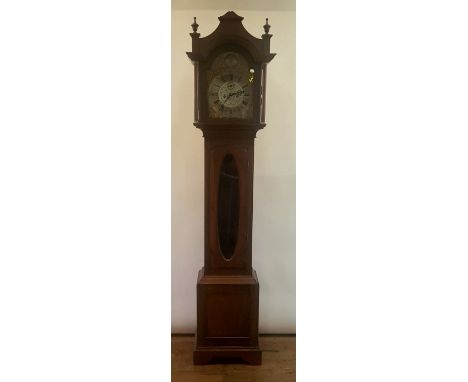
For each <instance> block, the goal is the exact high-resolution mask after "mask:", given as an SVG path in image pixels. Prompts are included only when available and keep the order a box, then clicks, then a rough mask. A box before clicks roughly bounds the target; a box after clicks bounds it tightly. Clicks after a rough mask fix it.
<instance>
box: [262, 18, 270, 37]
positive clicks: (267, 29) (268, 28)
mask: <svg viewBox="0 0 468 382" xmlns="http://www.w3.org/2000/svg"><path fill="white" fill-rule="evenodd" d="M263 29H264V30H265V34H268V32H269V31H270V24H268V17H267V18H266V24H265V25H264V26H263Z"/></svg>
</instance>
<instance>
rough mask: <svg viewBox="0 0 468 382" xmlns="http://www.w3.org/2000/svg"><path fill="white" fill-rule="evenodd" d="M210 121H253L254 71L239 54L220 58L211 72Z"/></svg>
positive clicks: (221, 55)
mask: <svg viewBox="0 0 468 382" xmlns="http://www.w3.org/2000/svg"><path fill="white" fill-rule="evenodd" d="M207 77H208V115H209V117H210V118H222V119H226V118H227V119H229V118H238V119H250V118H252V83H253V69H249V64H248V62H247V60H246V59H245V58H244V57H243V56H242V55H241V54H239V53H237V52H232V51H227V52H223V53H221V54H220V55H218V56H217V57H216V58H215V59H214V61H213V63H212V65H211V67H210V70H208V72H207Z"/></svg>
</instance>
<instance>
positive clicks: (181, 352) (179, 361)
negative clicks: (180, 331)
mask: <svg viewBox="0 0 468 382" xmlns="http://www.w3.org/2000/svg"><path fill="white" fill-rule="evenodd" d="M194 341H195V337H193V336H173V337H172V347H171V356H172V382H263V381H265V382H294V381H295V380H296V337H295V336H260V349H261V350H262V351H263V354H262V357H263V361H262V365H261V366H250V365H242V364H230V365H229V364H220V365H205V366H194V365H193V363H192V352H193V345H194Z"/></svg>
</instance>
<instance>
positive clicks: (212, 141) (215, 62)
mask: <svg viewBox="0 0 468 382" xmlns="http://www.w3.org/2000/svg"><path fill="white" fill-rule="evenodd" d="M242 19H243V18H242V17H240V16H238V15H236V14H235V13H234V12H228V13H226V14H225V15H224V16H221V17H219V20H220V24H219V26H218V28H216V30H215V31H214V32H213V33H211V34H210V35H208V36H206V37H204V38H201V37H200V34H199V33H198V32H197V31H198V24H197V23H196V20H194V23H193V24H192V28H193V33H191V34H190V35H191V36H192V52H188V53H187V55H188V57H189V58H190V59H191V60H192V63H193V64H194V74H195V82H194V86H195V100H194V101H195V105H194V106H195V107H194V125H195V126H196V127H197V128H199V129H200V130H202V131H203V137H204V139H205V248H204V250H205V253H204V267H203V268H202V269H201V270H200V271H199V273H198V281H197V332H196V344H195V349H194V352H193V362H194V363H195V364H197V365H200V364H206V363H211V362H218V361H224V362H230V361H234V360H235V359H237V360H239V359H240V360H243V361H244V362H247V363H250V364H253V365H259V364H261V360H262V352H261V350H260V348H259V343H258V318H259V283H258V279H257V274H256V272H255V271H254V270H253V269H252V218H253V178H254V140H255V136H256V133H257V131H258V130H259V129H262V128H263V127H265V125H266V124H265V89H266V64H267V63H268V62H270V61H271V60H272V58H273V57H274V54H273V53H270V38H271V35H270V34H268V31H267V30H266V29H265V32H266V33H265V34H263V35H262V38H261V39H259V38H256V37H254V36H252V35H251V34H250V33H249V32H247V30H246V29H245V28H244V27H243V25H242ZM268 29H269V25H268Z"/></svg>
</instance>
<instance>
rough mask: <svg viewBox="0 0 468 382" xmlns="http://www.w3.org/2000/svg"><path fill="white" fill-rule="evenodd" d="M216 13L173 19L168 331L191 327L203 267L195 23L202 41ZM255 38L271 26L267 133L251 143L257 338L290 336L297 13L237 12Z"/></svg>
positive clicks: (176, 13) (184, 13) (181, 13)
mask: <svg viewBox="0 0 468 382" xmlns="http://www.w3.org/2000/svg"><path fill="white" fill-rule="evenodd" d="M227 10H228V9H226V10H224V11H221V10H200V9H197V10H173V12H172V227H171V228H172V331H173V332H193V331H194V330H195V327H196V291H195V286H196V278H197V273H198V270H199V269H200V268H201V267H202V266H203V219H204V217H203V179H204V178H203V150H204V146H203V137H202V133H201V131H200V130H198V129H196V128H195V127H194V126H193V67H192V64H191V62H190V61H189V59H188V58H187V56H186V54H185V52H187V51H190V50H191V38H190V36H189V33H190V32H191V27H190V24H191V23H192V22H193V16H196V17H197V22H198V24H199V25H200V27H199V30H198V32H200V33H201V35H202V37H204V36H206V35H208V34H209V33H211V32H212V31H213V30H214V29H215V28H216V26H217V25H218V22H219V21H218V19H217V17H218V16H221V15H222V14H224V13H225V12H226V11H227ZM234 11H236V12H237V13H238V14H239V15H240V16H243V17H244V21H243V23H244V26H245V27H246V29H247V30H248V31H249V32H250V33H252V34H253V35H254V36H256V37H260V35H261V34H262V33H263V28H262V26H263V24H265V17H268V18H269V23H270V24H271V30H270V33H272V34H273V37H272V40H271V51H272V52H274V53H277V56H276V57H275V58H274V59H273V61H272V62H271V63H270V64H269V66H268V78H267V111H266V122H267V126H266V127H265V128H264V129H263V130H262V131H259V132H258V134H257V139H256V140H255V178H254V217H253V219H254V220H253V266H254V268H255V269H256V271H257V274H258V278H259V282H260V332H262V333H292V332H295V328H296V326H295V310H296V300H295V292H296V290H295V283H296V281H295V275H296V270H295V267H296V261H295V260H296V256H295V251H296V247H295V240H296V239H295V231H296V226H295V209H296V206H295V193H296V189H295V184H296V178H295V167H296V163H295V123H296V119H295V101H296V99H295V80H296V74H295V67H296V61H295V55H296V51H295V12H293V11H252V10H249V11H242V10H239V9H234Z"/></svg>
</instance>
